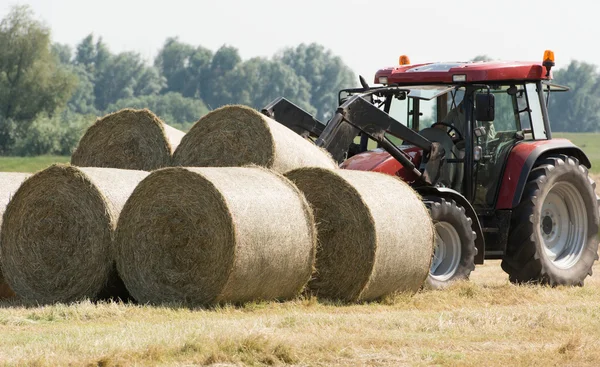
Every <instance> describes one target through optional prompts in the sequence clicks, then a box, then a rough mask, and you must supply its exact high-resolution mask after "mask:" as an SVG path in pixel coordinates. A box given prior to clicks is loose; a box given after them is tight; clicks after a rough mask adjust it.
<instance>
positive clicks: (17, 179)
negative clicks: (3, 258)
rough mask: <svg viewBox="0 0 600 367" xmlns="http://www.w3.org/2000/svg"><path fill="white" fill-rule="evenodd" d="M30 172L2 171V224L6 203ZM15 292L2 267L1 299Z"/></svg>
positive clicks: (0, 191) (0, 177) (0, 278)
mask: <svg viewBox="0 0 600 367" xmlns="http://www.w3.org/2000/svg"><path fill="white" fill-rule="evenodd" d="M29 176H31V175H30V174H29V173H20V172H0V224H2V214H4V209H6V204H8V202H9V201H10V199H11V197H12V196H13V194H14V193H15V192H16V191H17V189H18V188H19V186H21V184H22V183H23V181H25V179H26V178H27V177H29ZM14 296H15V293H14V292H13V290H12V289H11V288H10V286H9V285H8V284H6V282H5V281H4V278H3V276H2V268H1V267H0V299H3V298H11V297H14Z"/></svg>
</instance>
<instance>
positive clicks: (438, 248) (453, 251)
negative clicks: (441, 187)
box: [423, 196, 477, 289]
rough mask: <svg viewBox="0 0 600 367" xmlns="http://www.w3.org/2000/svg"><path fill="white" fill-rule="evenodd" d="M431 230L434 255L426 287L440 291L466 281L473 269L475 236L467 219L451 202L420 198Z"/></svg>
mask: <svg viewBox="0 0 600 367" xmlns="http://www.w3.org/2000/svg"><path fill="white" fill-rule="evenodd" d="M423 202H424V203H425V206H427V208H428V209H429V213H430V215H431V219H432V220H433V225H434V228H435V236H436V238H435V244H434V246H435V247H434V254H433V259H432V260H431V267H430V269H429V276H428V277H427V282H426V286H427V287H428V288H430V289H442V288H445V287H447V286H448V285H449V284H450V283H452V282H454V281H456V280H466V279H469V275H470V274H471V271H473V270H474V269H475V255H476V254H477V248H476V247H475V232H473V228H472V227H471V223H472V221H471V218H469V217H467V215H466V214H465V209H464V208H463V207H461V206H458V205H456V203H455V202H454V200H446V199H442V198H440V197H435V196H427V197H425V198H423Z"/></svg>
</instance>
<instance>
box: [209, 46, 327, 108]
mask: <svg viewBox="0 0 600 367" xmlns="http://www.w3.org/2000/svg"><path fill="white" fill-rule="evenodd" d="M277 97H286V98H288V99H290V100H292V101H294V103H296V104H298V105H299V106H300V107H303V108H305V109H306V110H307V111H308V112H310V113H314V112H316V109H315V108H314V107H313V106H311V105H310V85H309V84H308V82H307V81H306V80H305V79H304V78H302V77H299V76H298V75H297V74H296V73H295V72H294V70H293V69H292V68H291V67H289V66H288V65H286V64H284V63H283V62H281V61H279V60H268V59H264V58H260V57H256V58H253V59H250V60H248V61H245V62H243V63H241V64H238V65H237V66H236V67H235V68H234V69H233V70H231V71H230V72H228V73H227V74H226V75H225V76H224V77H223V79H222V82H221V83H219V89H218V90H217V92H216V99H217V100H218V101H219V102H220V104H228V103H239V104H245V105H249V106H252V107H254V108H257V109H258V108H262V107H264V106H265V105H266V104H268V103H269V102H271V101H273V100H274V99H275V98H277ZM215 107H216V106H215Z"/></svg>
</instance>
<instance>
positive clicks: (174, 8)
mask: <svg viewBox="0 0 600 367" xmlns="http://www.w3.org/2000/svg"><path fill="white" fill-rule="evenodd" d="M15 4H29V5H31V7H32V8H33V10H34V12H35V14H36V16H37V17H38V18H39V19H41V20H43V21H45V22H46V23H47V24H48V25H49V26H50V27H51V29H52V38H53V41H56V42H61V43H67V44H70V45H72V46H74V45H75V44H77V43H78V42H79V41H81V40H82V39H83V38H84V37H85V36H86V35H88V34H89V33H94V35H96V36H102V38H103V39H104V41H105V42H106V43H107V44H108V46H109V48H110V49H111V51H113V52H121V51H128V50H133V51H137V52H139V53H140V54H141V55H142V56H143V57H144V58H145V59H147V60H148V61H149V62H150V61H151V60H152V58H153V57H154V56H155V55H156V53H157V51H158V49H159V48H160V47H161V46H162V44H163V43H164V41H165V39H166V38H167V37H170V36H179V38H180V40H181V41H183V42H187V43H190V44H193V45H203V46H205V47H207V48H209V49H212V50H213V51H214V50H216V49H217V48H219V47H220V46H221V45H223V44H228V45H231V46H234V47H236V48H238V49H239V50H240V54H241V56H242V58H243V59H247V58H250V57H253V56H271V55H273V54H274V53H275V52H277V51H278V50H281V49H282V48H284V47H288V46H296V45H298V44H300V43H302V42H304V43H310V42H318V43H320V44H322V45H324V46H325V47H327V48H329V49H331V50H332V51H333V53H334V54H336V55H339V56H341V57H342V59H343V60H344V61H345V62H346V64H348V65H349V66H350V67H351V68H352V69H353V70H354V71H355V72H356V73H357V74H363V75H364V76H365V77H367V80H368V81H370V80H372V78H373V74H374V73H375V71H376V70H377V69H379V68H382V67H385V66H392V65H395V64H396V63H397V60H398V56H400V55H401V54H407V55H409V57H410V59H411V61H412V62H413V63H417V62H427V61H466V60H468V59H471V58H473V57H474V56H476V55H481V54H486V55H488V56H491V57H493V58H496V59H504V60H524V61H529V60H534V61H537V60H541V58H542V55H543V52H544V50H545V49H551V50H553V51H554V52H555V54H556V62H557V66H558V67H561V66H565V65H567V64H568V63H569V62H570V60H573V59H575V60H581V61H586V62H590V63H593V64H596V65H600V27H598V23H599V22H600V18H599V16H598V14H600V2H598V1H592V0H589V1H586V0H568V1H567V0H560V1H557V0H455V1H450V0H429V1H424V0H421V1H420V0H408V1H401V0H396V1H392V0H387V1H386V0H383V1H365V0H346V1H341V0H304V1H297V2H290V1H282V0H279V1H275V0H252V1H233V0H212V1H207V0H195V1H194V0H187V1H186V0H168V1H164V0H163V1H158V0H155V1H152V0H146V1H142V0H99V1H98V0H95V1H88V0H25V1H23V0H0V18H3V17H4V16H5V15H6V14H7V13H8V11H9V9H10V7H11V6H12V5H15Z"/></svg>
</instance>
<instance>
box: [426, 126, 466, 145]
mask: <svg viewBox="0 0 600 367" xmlns="http://www.w3.org/2000/svg"><path fill="white" fill-rule="evenodd" d="M436 126H445V127H447V128H448V131H447V132H446V133H447V134H448V136H450V137H451V138H452V135H450V133H451V132H452V131H454V133H455V134H456V139H454V138H452V140H456V141H460V140H464V138H463V136H462V134H461V133H460V131H458V130H457V129H456V127H454V125H450V124H449V123H447V122H436V123H434V124H432V125H431V127H436Z"/></svg>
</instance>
